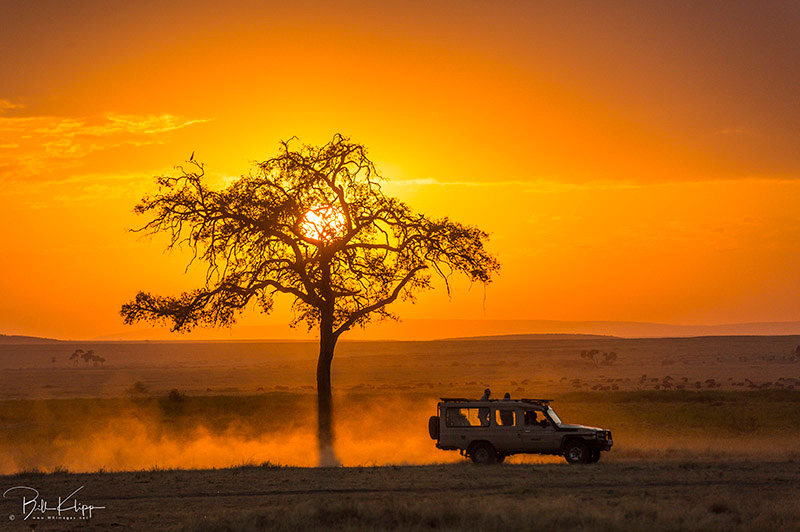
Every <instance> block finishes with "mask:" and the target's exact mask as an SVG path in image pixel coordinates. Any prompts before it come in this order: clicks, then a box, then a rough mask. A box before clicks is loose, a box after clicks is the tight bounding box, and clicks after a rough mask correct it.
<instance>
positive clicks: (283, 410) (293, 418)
mask: <svg viewBox="0 0 800 532" xmlns="http://www.w3.org/2000/svg"><path fill="white" fill-rule="evenodd" d="M334 403H335V410H334V423H335V434H336V445H335V450H336V455H337V457H338V458H339V460H340V462H341V464H342V465H344V466H381V465H404V464H414V465H422V464H432V463H452V462H458V461H461V460H463V458H462V457H461V456H460V455H459V454H458V453H457V452H453V451H441V450H439V449H436V447H435V445H434V442H433V441H432V440H431V439H430V438H429V436H428V431H427V421H428V417H429V416H431V415H435V414H436V403H437V398H436V397H433V396H429V395H423V394H414V393H409V394H405V395H404V394H399V393H398V394H381V393H364V394H360V395H359V394H343V395H338V396H336V397H335V400H334ZM562 404H563V405H564V411H565V412H567V413H569V414H570V415H569V416H566V417H567V421H568V422H580V421H584V422H588V423H590V424H591V423H596V424H599V425H602V426H604V427H607V428H611V429H612V430H613V433H614V440H615V445H614V449H613V450H612V451H611V452H609V453H604V455H603V459H602V460H603V461H626V460H672V459H676V460H697V459H708V460H718V459H731V458H744V459H748V458H756V457H757V458H758V459H765V458H776V459H781V458H786V457H787V456H789V455H791V456H790V457H793V458H798V456H797V455H798V453H797V451H796V449H798V448H800V440H798V438H797V437H795V436H793V435H790V434H786V432H785V431H772V432H769V433H763V434H762V433H761V432H763V431H761V429H759V430H755V431H751V432H749V433H747V434H744V435H743V434H736V433H731V432H723V431H721V430H720V429H719V428H714V427H709V428H707V429H704V430H702V431H699V430H692V431H688V430H687V429H686V428H685V427H684V426H683V425H684V420H682V419H679V420H677V421H675V422H674V423H670V422H669V419H668V418H666V417H665V418H662V420H661V423H660V425H659V426H658V428H657V430H656V429H654V428H653V426H651V425H647V424H645V421H646V420H645V419H644V418H643V419H640V418H639V417H635V416H634V414H636V415H639V412H641V411H643V409H633V408H630V407H627V406H626V407H624V408H622V407H619V406H614V405H603V406H602V408H600V407H599V406H598V405H596V404H594V405H593V404H592V403H585V404H584V403H566V402H565V403H562ZM612 407H613V408H617V409H616V410H614V409H613V408H612ZM593 408H594V409H595V410H592V409H593ZM651 408H652V407H651ZM700 412H702V410H700ZM642 415H643V414H642ZM626 416H627V417H626ZM0 428H2V429H3V430H0V474H12V473H16V472H20V471H34V470H39V471H46V472H50V471H56V470H63V469H66V470H68V471H72V472H94V471H123V470H124V471H130V470H147V469H174V468H175V469H201V468H202V469H204V468H224V467H235V466H243V465H260V464H263V463H267V462H268V463H270V464H273V465H283V466H301V467H314V466H316V465H318V463H319V456H318V446H317V439H316V400H315V396H314V395H313V394H308V393H306V394H301V393H285V394H264V395H261V396H238V397H237V396H207V397H194V396H188V397H187V396H182V395H178V396H175V397H146V398H133V399H132V398H96V399H66V400H51V401H44V400H36V401H5V402H3V405H2V411H0ZM792 453H794V454H792ZM508 462H510V463H564V461H563V458H560V457H553V456H524V455H523V456H514V457H511V458H510V459H509V460H508Z"/></svg>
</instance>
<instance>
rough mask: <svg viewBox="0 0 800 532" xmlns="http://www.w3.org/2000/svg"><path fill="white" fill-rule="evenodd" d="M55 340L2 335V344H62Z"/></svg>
mask: <svg viewBox="0 0 800 532" xmlns="http://www.w3.org/2000/svg"><path fill="white" fill-rule="evenodd" d="M60 341H61V340H55V339H53V338H39V337H37V336H18V335H6V334H0V344H52V343H57V342H60Z"/></svg>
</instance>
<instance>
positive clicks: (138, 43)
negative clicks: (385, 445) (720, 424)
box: [0, 0, 800, 338]
mask: <svg viewBox="0 0 800 532" xmlns="http://www.w3.org/2000/svg"><path fill="white" fill-rule="evenodd" d="M383 4H384V3H381V2H344V3H336V4H334V3H328V2H292V3H291V6H289V5H288V3H279V4H278V3H276V4H271V3H270V2H243V1H231V2H227V3H225V4H224V7H221V6H215V5H213V4H212V3H210V2H208V3H202V2H201V3H194V4H192V5H191V6H189V5H188V4H187V5H180V6H179V5H176V6H174V7H165V6H164V5H163V3H162V2H131V3H126V4H119V3H108V2H74V3H73V2H69V3H67V2H56V1H53V2H46V1H42V2H5V3H4V5H3V21H2V31H0V46H1V47H2V61H0V234H2V237H3V240H4V245H3V246H2V247H0V273H1V275H0V333H5V334H31V335H44V336H55V337H61V338H91V337H95V336H99V335H104V334H111V333H117V332H122V331H125V330H126V328H125V326H123V325H122V323H121V319H120V317H119V316H118V311H119V307H120V305H121V304H122V303H123V302H125V301H127V300H128V299H130V298H131V297H132V296H133V295H134V294H135V292H136V291H137V290H140V289H145V290H149V291H153V292H160V293H164V294H169V293H176V292H178V291H180V290H183V289H187V288H191V287H193V286H194V285H195V284H196V283H198V282H199V280H200V279H201V275H202V272H201V271H200V270H198V269H194V268H193V269H190V271H189V273H188V274H186V275H184V273H183V270H184V266H185V263H186V262H187V257H186V256H185V255H181V254H179V253H173V254H171V255H167V254H164V253H163V248H164V245H163V244H164V242H160V241H158V240H154V241H143V240H140V239H139V238H137V237H136V236H135V235H131V234H129V233H127V232H126V230H127V229H128V228H131V227H135V226H136V225H137V224H138V223H139V221H137V219H136V218H135V217H134V216H133V215H132V213H131V210H132V207H133V205H134V204H135V203H136V202H137V200H138V199H139V198H140V197H141V195H142V194H143V193H145V192H147V191H148V190H152V188H153V184H152V176H153V175H156V174H159V173H164V172H170V171H172V170H171V169H172V167H173V165H175V164H179V163H181V162H182V161H184V160H185V159H187V158H188V157H189V154H191V152H192V151H194V152H195V153H196V155H195V158H196V159H199V160H201V161H203V162H205V163H206V165H207V171H208V172H209V174H211V176H212V177H213V178H214V179H216V180H217V182H218V183H220V184H222V183H224V182H225V180H226V179H229V178H230V177H232V176H237V175H239V174H241V173H244V172H246V171H247V170H248V168H249V165H250V163H251V162H252V161H255V160H263V159H266V158H268V157H269V156H271V155H273V154H274V153H275V152H276V149H277V142H278V140H279V139H287V138H289V137H291V136H293V135H297V136H298V137H300V138H301V139H302V140H303V141H304V142H308V143H323V142H325V141H327V140H329V139H330V138H331V136H332V135H333V134H334V133H335V132H341V133H343V134H345V135H348V136H350V137H351V138H352V139H353V140H356V141H358V142H361V143H363V144H365V145H367V146H368V147H369V149H370V154H371V157H372V158H373V159H374V160H375V161H376V163H377V164H378V167H379V168H380V169H381V170H382V171H383V173H384V175H385V176H386V177H388V178H389V179H390V180H391V181H390V184H389V185H387V187H386V188H387V190H389V191H390V192H391V193H393V194H395V195H397V196H399V197H401V198H403V199H405V200H407V201H408V202H409V203H411V204H412V205H413V206H415V207H416V208H418V209H419V210H422V211H423V212H426V213H428V214H430V215H434V216H435V215H448V216H451V217H453V218H454V219H457V220H459V221H464V222H468V223H474V224H477V225H479V226H480V227H482V228H484V229H486V230H488V231H490V232H491V233H492V239H493V240H492V249H494V250H495V251H496V252H497V254H498V255H499V258H500V260H501V262H502V265H503V270H502V272H501V276H500V277H499V278H498V279H497V281H496V282H495V283H493V284H492V285H491V286H490V287H489V289H488V291H487V292H486V300H485V305H484V292H483V290H482V288H481V287H472V288H471V289H470V287H469V286H466V285H465V284H464V283H456V288H457V290H456V292H455V293H454V295H453V297H452V299H448V298H447V296H446V294H445V293H444V291H442V290H438V291H433V292H430V293H426V294H423V295H422V296H421V297H420V300H419V302H418V304H417V305H415V306H413V307H411V306H406V307H403V306H399V307H398V308H397V310H398V312H399V313H400V314H401V316H403V317H406V318H412V319H417V318H440V317H449V318H464V319H556V320H632V321H658V322H668V323H682V324H700V323H725V322H738V321H788V320H800V305H798V304H797V294H798V293H800V275H798V273H800V266H798V265H800V214H798V205H800V181H798V178H799V177H800V150H798V146H800V106H798V104H797V94H798V93H800V90H799V89H800V66H798V65H800V7H798V5H797V4H792V3H785V2H782V3H779V2H774V3H773V2H765V3H761V2H759V3H744V2H742V3H740V2H717V3H715V2H704V3H702V5H701V6H696V5H691V4H690V3H687V4H685V5H675V4H672V3H652V4H654V5H644V4H641V3H627V4H624V5H623V4H621V3H615V2H612V3H606V4H605V5H603V6H602V7H601V6H600V5H599V3H598V4H596V5H595V4H578V5H575V6H571V7H564V6H562V5H560V4H552V3H545V2H471V1H463V0H462V1H459V2H436V3H429V2H402V3H400V2H398V3H392V5H390V6H387V5H383ZM431 4H433V6H431ZM647 4H650V3H647ZM288 318H289V316H288V312H287V311H286V310H285V309H284V308H282V307H280V305H279V308H278V309H277V311H276V312H275V313H274V314H273V315H271V316H262V315H256V314H253V315H248V316H246V317H245V318H244V320H243V325H245V326H248V327H253V326H261V325H268V326H270V327H274V328H273V329H271V330H272V331H277V332H274V334H275V335H277V336H283V335H282V334H281V332H280V331H282V330H283V329H282V327H284V324H285V323H287V322H288ZM286 330H287V331H288V329H286ZM235 332H236V331H235V330H234V336H236V334H235ZM271 334H273V333H271ZM218 335H219V336H220V337H223V338H224V337H230V336H231V333H229V332H227V331H222V332H219V333H218Z"/></svg>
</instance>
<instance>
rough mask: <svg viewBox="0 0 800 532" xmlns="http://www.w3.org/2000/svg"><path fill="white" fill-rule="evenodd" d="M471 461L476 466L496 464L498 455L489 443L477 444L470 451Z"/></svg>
mask: <svg viewBox="0 0 800 532" xmlns="http://www.w3.org/2000/svg"><path fill="white" fill-rule="evenodd" d="M469 457H470V459H471V460H472V461H473V462H474V463H476V464H483V465H488V464H494V463H495V462H497V453H496V452H495V450H494V447H492V445H491V444H489V443H484V442H480V443H476V444H474V445H473V446H472V447H471V448H470V450H469Z"/></svg>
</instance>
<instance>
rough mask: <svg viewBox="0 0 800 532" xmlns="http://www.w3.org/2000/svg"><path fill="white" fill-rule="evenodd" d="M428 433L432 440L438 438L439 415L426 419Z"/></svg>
mask: <svg viewBox="0 0 800 532" xmlns="http://www.w3.org/2000/svg"><path fill="white" fill-rule="evenodd" d="M428 434H430V435H431V439H432V440H438V439H439V416H431V417H430V419H429V420H428Z"/></svg>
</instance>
